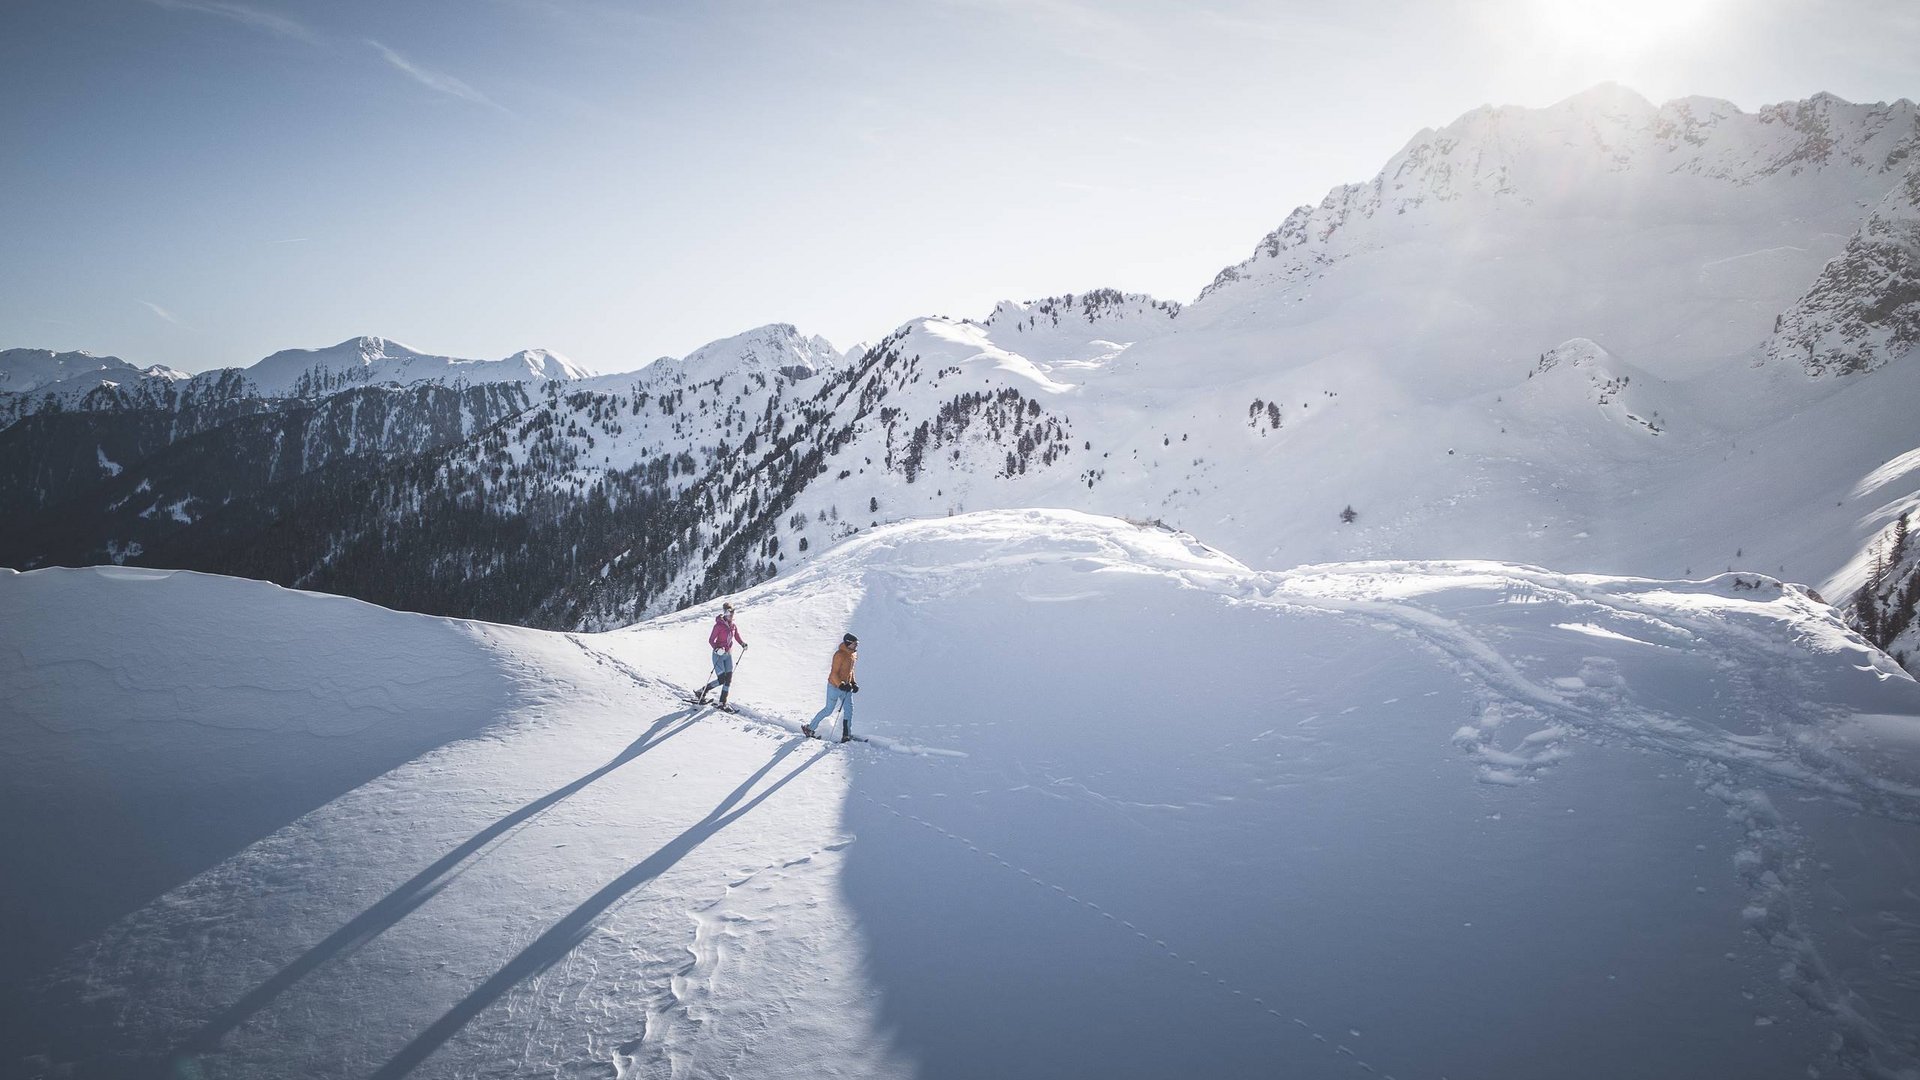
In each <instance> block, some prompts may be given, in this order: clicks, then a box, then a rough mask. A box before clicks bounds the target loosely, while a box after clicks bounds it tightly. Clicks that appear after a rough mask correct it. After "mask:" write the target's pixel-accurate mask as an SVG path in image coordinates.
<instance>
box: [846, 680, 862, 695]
mask: <svg viewBox="0 0 1920 1080" xmlns="http://www.w3.org/2000/svg"><path fill="white" fill-rule="evenodd" d="M847 692H848V693H853V694H857V693H859V692H860V684H859V683H857V682H850V683H848V684H847Z"/></svg>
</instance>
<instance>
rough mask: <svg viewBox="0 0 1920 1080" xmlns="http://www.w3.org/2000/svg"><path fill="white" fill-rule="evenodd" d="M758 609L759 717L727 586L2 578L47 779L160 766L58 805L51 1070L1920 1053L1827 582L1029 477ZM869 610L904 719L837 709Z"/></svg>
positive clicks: (740, 598)
mask: <svg viewBox="0 0 1920 1080" xmlns="http://www.w3.org/2000/svg"><path fill="white" fill-rule="evenodd" d="M734 600H735V602H736V603H737V604H738V605H739V609H740V625H741V629H742V633H743V635H744V636H745V637H746V639H747V640H748V641H749V642H750V643H751V644H750V647H749V649H748V651H747V652H746V653H745V654H744V657H743V660H742V661H741V665H740V669H739V672H738V687H737V694H738V698H739V700H740V701H741V702H742V703H744V705H745V708H744V710H743V711H742V712H741V713H739V714H735V715H727V714H719V713H715V712H713V711H711V710H695V709H692V708H690V707H688V706H687V705H686V704H685V702H684V700H683V699H682V697H681V696H680V691H681V688H683V687H686V686H689V685H693V684H696V683H697V682H699V681H701V680H702V679H704V677H705V670H704V661H705V656H706V647H705V631H706V625H707V621H708V620H709V619H710V618H711V615H712V610H711V609H710V608H709V607H705V606H703V607H697V608H693V609H690V610H688V611H685V612H681V613H677V614H673V615H668V616H663V617H660V618H656V619H654V620H650V621H647V622H643V623H640V624H638V625H636V626H633V627H631V628H629V629H625V630H619V631H613V632H608V633H600V634H562V633H550V632H542V631H534V630H525V629H519V628H512V627H503V626H495V625H488V624H479V623H468V622H460V621H451V620H441V619H433V618H428V617H425V616H418V615H410V614H403V613H394V612H386V611H382V610H380V609H377V608H373V607H371V606H368V605H364V604H359V603H357V602H354V601H348V600H342V599H338V598H332V597H323V596H317V595H311V594H299V593H291V592H287V591H284V590H281V589H278V588H275V587H273V586H270V585H266V584H261V583H253V582H241V581H235V580H231V579H223V578H216V577H208V576H203V575H196V574H188V573H168V572H164V571H149V570H137V569H132V568H99V569H89V570H57V569H51V570H42V571H35V572H32V573H28V574H8V575H5V576H3V577H0V607H4V610H5V611H7V612H8V618H6V619H4V620H0V637H4V641H0V690H4V692H5V696H6V699H7V700H8V701H9V703H10V706H11V712H10V719H11V721H12V722H11V723H10V724H9V727H8V730H7V737H8V740H9V746H8V751H9V752H8V753H7V754H6V755H5V757H4V758H3V759H0V761H4V764H3V765H0V768H4V769H5V770H6V775H5V777H4V780H5V783H4V785H0V790H4V791H6V792H7V793H8V795H9V797H10V798H15V797H17V798H18V799H19V800H20V801H21V803H23V804H26V803H36V802H39V801H40V800H42V799H46V800H56V799H57V798H58V797H59V795H58V793H60V792H63V791H72V792H113V791H124V792H127V793H128V795H127V798H126V799H125V800H124V801H122V802H117V803H110V802H107V801H104V800H100V799H97V798H96V799H94V800H92V803H93V810H94V813H93V814H92V816H80V815H78V814H76V812H75V810H74V807H75V805H77V804H80V803H84V802H87V801H88V800H86V799H83V798H79V797H77V796H76V797H73V798H71V799H70V800H69V802H68V803H65V804H62V803H60V802H58V801H48V802H46V803H45V811H46V812H44V813H38V814H25V813H16V812H13V811H14V810H15V808H11V807H10V808H9V813H8V815H7V820H8V821H9V826H10V832H9V836H8V839H7V842H8V847H9V859H10V862H13V863H14V865H23V864H25V865H26V866H27V869H28V871H29V872H28V873H25V874H18V875H12V874H10V875H9V876H8V879H7V884H6V885H5V889H6V890H7V892H6V896H5V901H6V903H7V905H8V906H9V908H10V909H12V910H15V911H19V912H21V913H23V917H25V918H28V919H31V920H35V921H36V923H35V924H36V925H39V926H43V927H45V928H46V929H45V934H44V935H43V936H45V937H46V938H47V939H48V940H49V941H54V942H57V943H58V944H59V945H60V946H61V947H60V948H59V949H58V950H56V951H57V953H58V955H59V956H60V957H61V959H60V960H59V961H58V963H57V964H55V965H53V973H52V974H51V975H49V976H47V977H46V978H45V979H43V980H36V981H35V982H34V983H33V984H32V985H31V986H18V985H16V986H13V987H9V988H8V993H9V994H10V995H12V996H13V997H14V1000H17V1001H23V1002H30V1003H31V1005H32V1008H31V1010H23V1011H21V1012H19V1013H18V1014H16V1015H17V1016H18V1017H19V1020H20V1022H16V1023H15V1024H13V1025H11V1026H10V1030H9V1032H8V1041H9V1044H10V1045H9V1046H8V1048H7V1053H8V1058H7V1060H8V1061H10V1062H14V1063H17V1065H18V1067H19V1070H20V1071H23V1072H24V1074H26V1075H125V1074H128V1073H135V1074H138V1073H141V1072H143V1071H144V1072H152V1073H158V1072H161V1071H163V1067H164V1066H166V1064H167V1063H169V1062H171V1063H172V1064H173V1065H174V1066H176V1067H178V1068H180V1069H188V1070H191V1074H193V1075H203V1076H369V1075H373V1076H397V1075H402V1074H411V1075H419V1076H492V1075H500V1076H508V1075H512V1076H524V1075H555V1076H608V1075H613V1076H653V1075H685V1076H708V1075H798V1074H801V1073H808V1074H812V1073H821V1072H825V1073H832V1074H837V1075H876V1076H905V1075H923V1076H977V1075H1008V1076H1055V1075H1063V1074H1077V1075H1093V1074H1103V1075H1127V1076H1165V1075H1172V1074H1186V1075H1222V1076H1227V1075H1235V1076H1237V1075H1274V1074H1276V1073H1278V1074H1306V1075H1326V1076H1338V1075H1354V1076H1365V1075H1374V1076H1396V1077H1402V1078H1409V1077H1418V1076H1473V1075H1477V1076H1512V1077H1520V1076H1539V1075H1558V1076H1593V1077H1601V1076H1609V1077H1610V1076H1619V1075H1623V1074H1632V1075H1640V1076H1672V1077H1683V1076H1689V1077H1690V1076H1701V1075H1740V1076H1756V1077H1758V1076H1780V1077H1788V1076H1793V1077H1802V1076H1807V1075H1821V1076H1848V1075H1855V1076H1911V1075H1914V1073H1915V1070H1916V1068H1920V1065H1917V1064H1916V1054H1917V1053H1920V1020H1917V1019H1916V1018H1920V996H1916V995H1920V988H1917V987H1916V983H1915V979H1914V972H1916V971H1920V901H1916V899H1915V897H1916V896H1920V866H1916V865H1915V863H1914V861H1913V858H1912V853H1913V852H1914V851H1915V850H1916V847H1917V846H1920V845H1917V844H1916V839H1917V837H1916V832H1915V830H1916V828H1920V687H1916V685H1915V683H1914V682H1913V680H1912V679H1911V678H1909V677H1908V676H1907V675H1906V674H1905V673H1904V672H1901V671H1900V670H1899V669H1898V668H1897V667H1896V666H1895V665H1893V664H1892V663H1891V662H1890V661H1889V660H1888V659H1887V658H1886V657H1885V656H1884V655H1882V654H1880V653H1878V652H1877V651H1875V650H1872V649H1870V648H1868V647H1866V646H1865V645H1864V643H1862V642H1861V641H1860V639H1859V638H1858V636H1857V635H1855V634H1853V633H1852V632H1851V631H1850V630H1848V629H1847V628H1845V627H1844V626H1843V625H1841V624H1840V623H1839V622H1838V621H1837V620H1836V619H1835V618H1834V616H1833V614H1832V612H1831V610H1830V609H1828V608H1826V607H1825V606H1824V605H1822V604H1819V603H1816V602H1814V601H1813V600H1811V599H1809V598H1808V597H1807V596H1806V595H1805V594H1804V593H1803V592H1802V591H1800V590H1799V589H1797V588H1795V587H1793V586H1782V585H1781V584H1780V583H1779V582H1777V581H1775V580H1773V579H1770V578H1766V577H1762V576H1759V575H1755V574H1751V573H1747V574H1734V575H1722V576H1719V577H1714V578H1709V579H1706V580H1703V581H1693V582H1685V581H1658V580H1642V579H1621V578H1605V577H1594V576H1580V575H1567V574H1560V573H1553V572H1548V571H1544V570H1538V569H1532V568H1527V567H1521V566H1515V565H1507V564H1496V563H1479V562H1391V563H1381V562H1375V563H1352V564H1338V565H1323V566H1310V567H1302V568H1297V569H1294V570H1289V571H1260V570H1254V569H1250V568H1248V567H1246V566H1245V565H1242V564H1241V563H1239V562H1236V561H1235V560H1233V559H1230V558H1228V557H1226V556H1224V555H1221V554H1220V553H1218V552H1217V551H1214V550H1213V549H1211V548H1208V547H1206V546H1204V545H1202V544H1201V543H1200V542H1199V541H1197V540H1195V539H1194V538H1192V537H1190V536H1185V535H1182V534H1176V533H1171V532H1168V531H1165V530H1162V529H1158V528H1151V527H1140V526H1134V525H1129V524H1127V523H1124V522H1120V521H1117V520H1113V519H1108V518H1099V517H1094V516H1089V515H1085V514H1080V513H1074V512H1066V511H1001V512H989V513H978V514H970V515H965V516H960V517H955V518H950V519H939V520H931V521H923V522H915V523H905V524H901V525H895V526H888V527H884V528H880V529H873V530H868V531H866V532H864V533H863V534H862V535H861V536H859V537H858V538H855V539H854V540H852V541H850V542H848V543H846V544H843V545H841V546H839V547H837V548H835V549H834V550H832V551H831V552H829V553H827V554H825V555H823V556H822V557H820V558H818V559H815V560H814V561H812V562H811V563H810V564H809V565H808V566H806V567H805V568H803V569H801V570H799V571H797V572H795V573H793V574H790V575H786V576H783V577H781V578H779V579H776V580H775V581H772V582H769V583H767V584H765V585H762V586H759V587H757V588H755V589H753V590H750V591H747V592H745V593H742V594H738V595H736V596H735V597H734ZM849 629H850V630H853V631H856V632H857V633H859V635H860V637H861V643H862V648H861V659H860V681H861V682H862V683H863V690H871V691H872V693H862V694H860V695H858V696H857V699H856V701H857V710H856V712H857V715H856V720H855V729H856V731H857V732H859V733H861V734H864V735H867V736H869V737H870V738H871V740H872V741H871V742H866V743H858V742H856V743H851V744H843V745H833V744H830V743H822V742H815V741H810V740H804V739H801V738H800V737H799V736H798V735H797V727H798V725H799V723H800V722H801V721H803V720H805V719H807V718H808V717H810V716H812V715H813V712H814V710H815V709H817V708H818V705H819V698H820V694H821V690H822V688H823V687H822V675H823V673H824V670H825V666H826V659H827V655H828V653H829V652H830V650H831V648H832V646H833V643H834V642H835V641H837V640H838V638H839V635H840V634H841V633H842V632H843V631H845V630H849ZM209 665H213V666H215V667H218V668H219V669H220V670H219V671H217V672H216V671H213V670H209ZM209 731H217V732H219V733H221V734H222V735H224V736H226V737H225V738H222V739H209V738H208V737H207V734H206V733H207V732H209ZM827 733H828V734H829V735H831V734H832V733H833V729H832V728H831V727H829V728H828V729H827ZM322 773H324V774H325V775H326V779H316V776H317V775H318V774H322ZM222 785H230V786H232V787H234V788H236V789H245V790H248V791H252V792H255V793H259V792H273V793H274V795H273V797H271V798H267V797H257V798H255V799H253V800H251V801H248V800H232V799H225V798H222V799H219V800H218V801H219V802H220V803H221V804H222V805H224V806H226V807H227V809H226V810H225V811H224V815H223V816H224V820H222V821H221V825H222V829H221V830H219V831H217V832H214V833H208V832H207V831H205V830H203V829H201V828H199V827H198V826H197V825H194V824H192V823H193V822H194V821H195V820H197V819H198V818H202V817H205V816H206V814H205V811H204V810H203V809H202V808H201V807H200V806H199V805H198V804H197V803H196V801H195V800H196V799H197V798H200V797H201V794H200V793H204V792H206V791H208V790H209V789H212V788H215V787H218V786H222ZM76 851H85V852H87V854H86V856H85V859H84V861H86V862H90V863H94V864H98V865H105V866H112V865H114V864H116V863H119V862H121V861H123V860H135V862H130V863H129V865H137V860H138V859H139V858H140V855H139V853H140V852H142V851H147V852H153V851H162V852H166V853H168V854H170V855H172V856H173V861H172V862H171V863H170V864H168V865H166V866H164V867H158V868H155V869H154V870H152V871H151V872H150V873H149V874H148V875H147V876H146V877H144V878H142V879H140V880H139V881H138V882H133V881H123V882H121V884H120V887H119V888H118V890H117V891H115V892H113V894H112V895H113V903H112V904H111V905H101V906H99V907H97V908H96V909H93V910H81V909H79V908H77V907H76V906H75V905H74V904H72V903H71V902H70V900H69V899H68V897H67V896H64V895H62V894H60V893H58V892H57V891H54V890H50V889H41V888H35V887H32V886H31V885H30V884H28V883H31V882H33V881H35V880H39V879H46V880H52V881H59V880H61V873H62V872H61V871H58V870H57V869H54V868H57V867H58V866H59V865H61V864H63V863H67V862H71V861H72V860H73V859H74V853H75V852H76ZM150 859H151V856H150ZM36 861H37V862H36ZM64 873H66V874H67V875H68V876H67V880H70V881H71V880H75V875H79V876H82V877H83V876H84V873H83V872H81V871H74V870H68V871H64ZM103 876H109V877H110V876H111V875H103ZM169 876H170V877H171V879H170V880H168V879H169ZM93 887H94V886H92V885H76V886H74V888H76V889H79V890H81V891H82V892H84V891H85V890H87V889H91V888H93ZM161 888H164V892H160V891H159V890H160V889H161ZM143 889H144V890H151V891H149V892H147V893H146V894H145V895H143V894H142V893H143ZM154 892H158V893H159V894H158V895H153V893H154ZM107 906H111V907H116V908H117V909H118V910H104V908H105V907H107ZM9 966H11V965H9Z"/></svg>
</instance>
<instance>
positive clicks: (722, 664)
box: [693, 601, 747, 709]
mask: <svg viewBox="0 0 1920 1080" xmlns="http://www.w3.org/2000/svg"><path fill="white" fill-rule="evenodd" d="M736 643H738V644H739V646H740V655H741V656H745V655H746V653H747V639H746V638H743V637H741V636H740V628H739V627H737V626H735V625H734V624H733V602H732V601H728V602H727V603H725V604H722V605H721V606H720V615H719V617H718V618H716V619H714V620H713V629H712V630H710V631H708V632H707V645H708V647H710V648H711V649H713V681H712V682H710V683H708V684H707V685H705V686H703V687H701V688H700V692H699V693H697V694H695V695H693V700H694V701H695V702H697V703H699V704H701V705H705V704H706V703H707V694H708V693H710V692H711V691H712V690H713V688H714V687H716V686H717V687H719V688H720V707H721V708H723V709H724V708H726V707H727V695H728V694H729V693H731V692H732V690H733V646H734V645H735V644H736Z"/></svg>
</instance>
